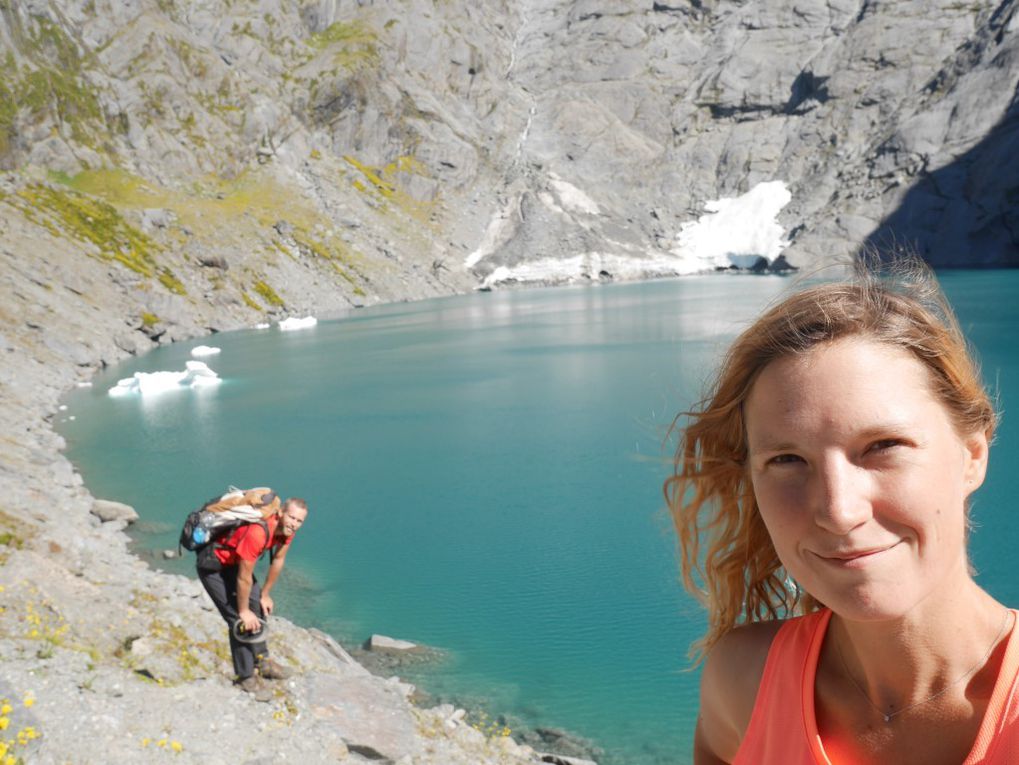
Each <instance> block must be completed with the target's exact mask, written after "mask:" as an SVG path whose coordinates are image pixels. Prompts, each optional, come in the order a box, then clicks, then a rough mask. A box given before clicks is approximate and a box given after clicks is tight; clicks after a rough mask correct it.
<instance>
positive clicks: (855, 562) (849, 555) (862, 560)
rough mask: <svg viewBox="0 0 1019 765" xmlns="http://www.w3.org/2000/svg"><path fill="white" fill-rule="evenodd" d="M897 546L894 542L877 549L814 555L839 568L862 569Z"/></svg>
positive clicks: (859, 549)
mask: <svg viewBox="0 0 1019 765" xmlns="http://www.w3.org/2000/svg"><path fill="white" fill-rule="evenodd" d="M898 544H899V543H898V542H894V543H892V544H889V545H881V546H879V547H864V548H858V549H853V550H840V551H837V552H826V553H814V554H815V555H817V557H818V558H820V559H821V560H823V561H825V562H827V563H830V564H832V565H834V566H838V567H840V568H862V567H863V566H866V565H868V564H869V563H871V562H872V561H874V560H875V559H877V558H879V557H880V556H881V554H882V553H886V552H888V551H889V550H891V549H892V548H893V547H896V546H898Z"/></svg>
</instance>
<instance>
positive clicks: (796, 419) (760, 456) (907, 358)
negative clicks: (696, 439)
mask: <svg viewBox="0 0 1019 765" xmlns="http://www.w3.org/2000/svg"><path fill="white" fill-rule="evenodd" d="M745 418H746V428H747V440H748V446H749V459H750V476H751V480H752V483H753V488H754V494H755V496H756V498H757V503H758V506H759V508H760V512H761V517H762V518H763V520H764V523H765V525H766V526H767V528H768V532H769V534H770V535H771V539H772V542H773V544H774V545H775V550H776V551H777V553H778V556H779V559H780V560H781V561H782V565H783V566H784V567H785V569H786V571H787V572H788V573H789V574H790V575H791V576H792V577H793V578H794V579H795V580H796V581H797V583H798V584H799V586H800V587H802V588H803V589H805V590H806V591H807V592H809V593H810V594H811V595H813V596H814V597H815V598H817V599H818V600H820V601H821V602H823V603H824V604H825V605H827V606H829V607H831V608H832V610H834V611H836V612H837V613H839V614H841V615H842V616H845V617H847V618H855V619H864V620H880V619H887V618H895V617H897V616H903V615H905V614H907V613H909V612H910V611H911V610H912V609H914V608H916V607H925V606H931V607H934V608H936V607H937V601H938V599H939V598H941V597H951V593H952V592H953V587H961V586H963V585H964V584H966V583H967V582H968V581H969V573H968V570H967V562H966V550H965V500H966V497H967V496H969V494H970V492H972V491H973V490H974V489H976V488H977V487H978V486H979V485H980V483H981V482H982V481H983V477H984V471H985V469H986V464H987V439H986V437H985V436H984V434H983V433H977V434H972V435H968V436H966V437H960V436H959V435H958V434H957V433H956V431H955V428H954V427H953V425H952V422H951V420H950V419H949V416H948V413H947V411H946V410H945V408H944V406H943V405H942V404H941V402H940V401H939V400H938V399H937V398H936V397H935V396H934V394H933V393H932V392H931V391H930V390H929V380H928V372H927V370H926V368H925V367H924V366H923V365H922V364H921V363H920V362H919V361H917V360H916V359H915V358H914V357H913V356H912V355H910V354H909V353H908V352H906V351H904V350H902V349H899V348H895V347H893V346H889V345H885V344H882V343H877V342H874V341H871V340H867V339H863V338H848V339H843V340H839V341H836V342H835V343H832V344H830V345H824V346H820V347H818V348H815V349H814V350H812V351H811V352H809V353H808V354H806V355H803V356H794V357H786V358H782V359H779V360H776V361H774V362H772V363H770V364H769V365H768V366H767V367H765V368H764V369H763V370H762V372H761V374H760V376H759V377H758V379H757V381H756V382H755V383H754V386H753V388H752V389H751V392H750V396H749V398H748V400H747V402H746V406H745ZM955 591H958V590H955Z"/></svg>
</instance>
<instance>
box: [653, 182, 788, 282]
mask: <svg viewBox="0 0 1019 765" xmlns="http://www.w3.org/2000/svg"><path fill="white" fill-rule="evenodd" d="M790 199H792V194H790V193H789V189H788V188H787V187H786V185H785V183H784V182H783V181H768V182H766V183H758V184H757V185H756V186H754V187H753V188H752V189H750V191H748V192H747V193H746V194H743V195H742V196H738V197H732V198H727V199H716V200H713V201H710V202H707V203H706V204H705V205H704V208H705V209H706V210H707V213H706V214H704V215H702V216H701V217H700V218H698V219H697V220H696V221H691V222H689V223H684V224H683V225H682V226H681V227H680V231H679V235H678V236H677V237H676V238H677V243H676V246H675V247H674V248H673V249H672V252H673V253H674V254H675V255H677V256H679V258H680V259H681V260H682V261H683V263H684V266H685V268H686V270H687V272H688V273H694V272H696V271H704V270H710V269H713V268H716V267H722V268H727V267H728V266H730V265H734V266H738V267H740V268H749V267H750V266H753V265H754V264H755V263H756V262H757V259H758V258H759V257H764V258H767V260H768V261H769V262H770V261H772V260H774V259H775V258H777V257H778V256H779V254H780V253H781V252H782V250H783V249H785V248H786V246H788V244H789V242H788V240H787V239H785V230H784V229H783V228H782V226H781V224H779V222H778V221H777V220H776V217H777V216H778V213H779V211H780V210H781V209H782V208H783V207H785V206H786V205H787V204H788V203H789V200H790Z"/></svg>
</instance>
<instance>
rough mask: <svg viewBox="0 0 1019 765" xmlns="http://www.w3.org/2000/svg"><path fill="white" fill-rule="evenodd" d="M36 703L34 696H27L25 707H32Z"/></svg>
mask: <svg viewBox="0 0 1019 765" xmlns="http://www.w3.org/2000/svg"><path fill="white" fill-rule="evenodd" d="M34 703H35V699H34V698H33V697H32V696H25V706H26V707H30V706H32V705H33V704H34Z"/></svg>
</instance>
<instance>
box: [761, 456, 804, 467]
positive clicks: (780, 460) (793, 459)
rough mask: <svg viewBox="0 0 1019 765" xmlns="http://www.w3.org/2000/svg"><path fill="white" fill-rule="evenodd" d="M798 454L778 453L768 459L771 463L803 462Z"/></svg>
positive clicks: (788, 463)
mask: <svg viewBox="0 0 1019 765" xmlns="http://www.w3.org/2000/svg"><path fill="white" fill-rule="evenodd" d="M802 461H803V460H802V458H801V457H800V456H799V455H798V454H777V455H775V456H774V457H772V458H771V459H770V460H768V464H769V465H790V464H792V463H795V462H802Z"/></svg>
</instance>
